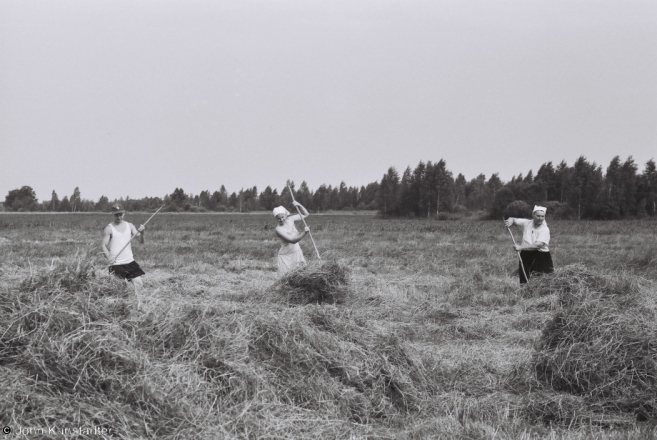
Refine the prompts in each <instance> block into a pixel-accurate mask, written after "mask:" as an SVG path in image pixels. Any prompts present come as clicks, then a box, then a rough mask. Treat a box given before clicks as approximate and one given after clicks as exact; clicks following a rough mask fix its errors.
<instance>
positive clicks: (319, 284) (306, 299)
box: [275, 261, 349, 305]
mask: <svg viewBox="0 0 657 440" xmlns="http://www.w3.org/2000/svg"><path fill="white" fill-rule="evenodd" d="M348 276H349V270H348V268H347V267H345V266H342V265H340V264H339V263H337V262H335V261H313V262H311V263H309V264H307V265H306V266H301V267H299V268H298V269H296V270H292V271H290V272H288V273H286V274H285V275H283V277H281V279H280V280H279V281H278V282H277V284H276V286H275V290H276V291H277V292H278V293H279V294H281V295H282V296H283V297H284V298H285V299H286V300H287V301H288V302H289V303H290V304H297V305H303V304H324V303H326V304H340V303H343V302H344V301H345V300H346V298H347V297H348V295H349V280H348Z"/></svg>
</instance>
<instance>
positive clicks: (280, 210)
mask: <svg viewBox="0 0 657 440" xmlns="http://www.w3.org/2000/svg"><path fill="white" fill-rule="evenodd" d="M278 214H285V217H287V216H288V215H290V211H288V210H287V209H285V208H283V207H282V206H277V207H276V208H274V217H276V216H277V215H278Z"/></svg>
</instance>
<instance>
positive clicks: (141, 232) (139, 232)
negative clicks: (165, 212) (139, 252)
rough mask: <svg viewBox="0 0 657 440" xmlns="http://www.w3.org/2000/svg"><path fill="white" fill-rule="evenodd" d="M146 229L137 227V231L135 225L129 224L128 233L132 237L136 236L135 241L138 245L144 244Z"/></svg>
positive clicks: (141, 226)
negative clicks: (137, 241)
mask: <svg viewBox="0 0 657 440" xmlns="http://www.w3.org/2000/svg"><path fill="white" fill-rule="evenodd" d="M145 229H146V226H144V225H139V229H137V228H135V225H133V224H132V223H130V233H131V235H132V236H135V235H138V237H137V240H139V243H140V244H144V230H145Z"/></svg>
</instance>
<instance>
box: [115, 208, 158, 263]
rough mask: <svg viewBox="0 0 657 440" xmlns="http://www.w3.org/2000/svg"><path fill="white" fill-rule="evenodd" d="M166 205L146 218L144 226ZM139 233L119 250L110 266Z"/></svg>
mask: <svg viewBox="0 0 657 440" xmlns="http://www.w3.org/2000/svg"><path fill="white" fill-rule="evenodd" d="M165 206H166V203H165V204H164V205H162V206H160V207H159V208H158V210H157V211H155V212H154V213H153V215H151V216H150V217H148V220H146V221H145V222H144V223H142V226H146V223H148V222H150V221H151V219H152V218H153V217H155V214H157V213H158V212H160V209H162V208H164V207H165ZM139 235H141V232H139V233H137V234H135V235H133V236H132V238H131V239H130V241H129V242H127V243H126V244H125V246H123V247H122V248H121V250H120V251H119V253H118V254H116V256H114V259H113V260H112V262H111V263H110V264H109V265H110V266H114V263H116V260H117V259H118V258H119V255H121V252H123V251H124V250H125V248H127V247H128V245H129V244H130V243H132V240H134V239H135V237H137V236H139Z"/></svg>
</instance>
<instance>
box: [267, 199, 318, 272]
mask: <svg viewBox="0 0 657 440" xmlns="http://www.w3.org/2000/svg"><path fill="white" fill-rule="evenodd" d="M292 203H293V204H294V206H297V207H299V211H300V212H301V215H299V214H294V215H290V213H289V211H288V210H287V209H285V208H284V207H282V206H278V207H276V208H274V211H273V214H274V217H276V222H277V223H278V225H277V226H276V229H275V232H276V235H277V236H278V238H280V239H281V241H282V242H283V244H282V246H281V248H280V249H279V250H278V273H279V274H280V275H283V274H284V273H286V272H288V271H289V270H290V269H292V268H294V267H295V266H297V265H299V264H305V263H306V259H305V258H304V257H303V251H302V250H301V246H299V242H300V241H301V239H303V237H305V236H306V235H307V234H308V233H309V232H310V228H309V227H308V226H306V227H305V229H304V231H303V232H302V233H301V234H299V231H297V228H296V226H294V222H296V221H300V220H301V219H302V218H306V217H308V215H309V214H308V211H307V210H306V208H304V207H303V206H302V205H301V204H300V203H299V202H297V201H293V202H292ZM302 216H303V217H302Z"/></svg>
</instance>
